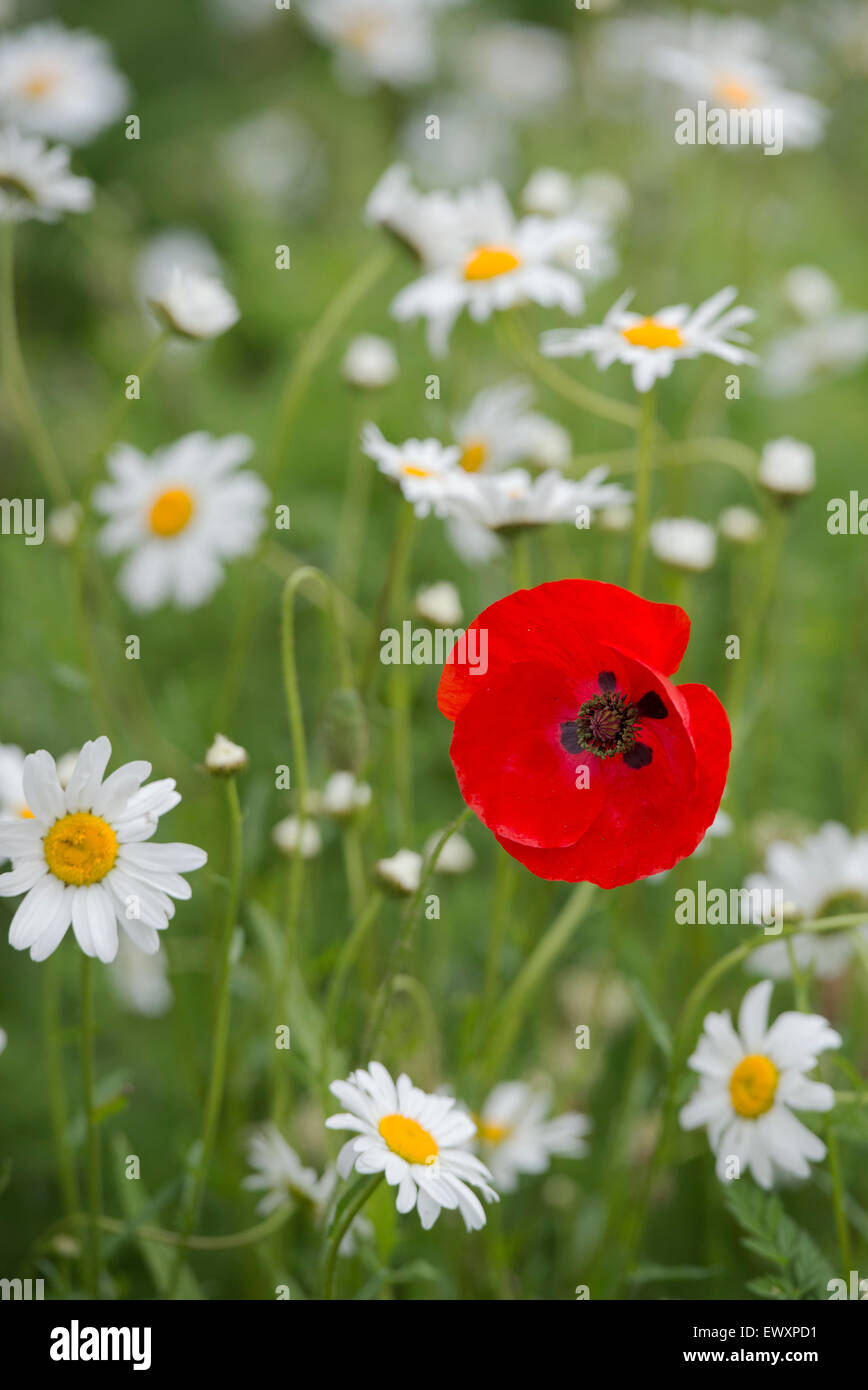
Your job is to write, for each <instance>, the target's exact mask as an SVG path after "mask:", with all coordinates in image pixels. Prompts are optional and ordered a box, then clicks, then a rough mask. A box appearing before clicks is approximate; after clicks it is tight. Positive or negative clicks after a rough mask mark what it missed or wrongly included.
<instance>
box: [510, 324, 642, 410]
mask: <svg viewBox="0 0 868 1390" xmlns="http://www.w3.org/2000/svg"><path fill="white" fill-rule="evenodd" d="M501 319H502V320H504V330H505V332H506V334H507V336H508V338H509V339H510V340H511V342H512V346H513V349H514V350H515V353H516V355H517V356H518V358H519V359H520V360H521V361H522V362H523V363H524V364H525V366H527V367H529V368H530V370H531V371H532V372H533V373H534V374H535V375H536V376H537V377H538V378H539V380H540V381H542V382H543V383H544V384H545V385H546V386H548V387H550V389H551V390H552V391H555V392H557V394H558V395H559V396H562V397H563V398H564V400H567V401H569V402H570V404H571V405H576V406H578V408H579V409H580V410H586V411H588V413H589V414H591V415H599V416H600V418H601V419H603V420H612V421H614V423H615V424H616V425H626V426H627V428H628V429H636V427H637V424H638V421H639V411H638V410H637V409H636V407H635V406H633V405H627V404H626V403H625V402H624V401H616V400H613V399H612V398H611V396H605V395H603V393H602V392H601V391H592V390H591V388H590V387H589V386H583V385H582V383H581V382H580V381H576V380H575V379H574V378H573V377H571V376H570V375H569V374H568V373H567V372H565V371H564V370H563V369H562V368H561V367H557V366H555V364H554V362H552V361H551V359H550V358H548V357H542V356H541V355H540V353H539V351H538V350H537V345H536V343H535V342H534V341H533V339H532V338H531V336H530V333H529V332H528V330H527V328H526V326H525V325H524V324H523V323H519V322H518V320H517V318H516V317H515V316H513V315H511V314H503V315H501Z"/></svg>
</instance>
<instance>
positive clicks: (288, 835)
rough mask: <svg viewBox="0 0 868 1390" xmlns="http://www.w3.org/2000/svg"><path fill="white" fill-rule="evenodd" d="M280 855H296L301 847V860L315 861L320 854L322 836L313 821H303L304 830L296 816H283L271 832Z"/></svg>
mask: <svg viewBox="0 0 868 1390" xmlns="http://www.w3.org/2000/svg"><path fill="white" fill-rule="evenodd" d="M271 838H272V840H273V841H274V843H275V845H276V846H277V848H278V849H279V850H280V852H281V854H286V855H288V856H291V855H293V854H297V853H298V849H299V845H300V846H301V857H302V859H315V858H316V856H317V855H318V854H320V853H321V852H322V836H321V835H320V833H319V829H318V827H317V826H316V825H315V824H314V823H313V821H310V820H305V822H304V828H303V829H302V822H301V820H300V819H299V817H298V816H285V817H284V819H283V820H282V821H278V823H277V825H276V826H275V827H274V829H273V830H272V832H271Z"/></svg>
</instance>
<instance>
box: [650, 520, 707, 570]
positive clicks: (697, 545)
mask: <svg viewBox="0 0 868 1390" xmlns="http://www.w3.org/2000/svg"><path fill="white" fill-rule="evenodd" d="M648 544H649V545H650V547H651V550H652V553H653V554H654V555H656V557H657V559H658V560H661V561H662V562H663V564H665V565H671V566H672V568H673V569H678V570H687V571H688V573H690V574H701V573H702V572H703V570H710V569H711V567H712V565H713V564H714V561H715V558H716V555H717V534H716V532H715V530H714V527H713V526H709V525H707V523H706V522H704V521H698V520H697V519H696V517H692V516H672V517H661V518H660V520H659V521H652V523H651V525H650V526H649V527H648Z"/></svg>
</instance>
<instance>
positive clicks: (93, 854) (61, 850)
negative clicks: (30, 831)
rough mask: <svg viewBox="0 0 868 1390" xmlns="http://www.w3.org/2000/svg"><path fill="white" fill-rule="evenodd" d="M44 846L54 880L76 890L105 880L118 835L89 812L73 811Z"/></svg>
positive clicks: (110, 865)
mask: <svg viewBox="0 0 868 1390" xmlns="http://www.w3.org/2000/svg"><path fill="white" fill-rule="evenodd" d="M43 845H44V848H45V859H46V862H47V864H48V867H49V869H50V870H51V872H52V873H53V874H54V877H55V878H59V879H61V880H62V882H63V883H74V884H75V885H76V887H78V888H81V887H83V886H84V885H86V884H89V883H99V882H100V880H101V879H104V878H105V876H106V874H107V873H108V872H109V870H110V869H111V868H112V866H113V865H114V862H115V859H116V858H117V853H118V837H117V835H116V834H115V832H114V831H113V830H112V828H111V826H110V825H109V824H108V822H107V821H104V820H103V819H102V817H101V816H94V815H92V814H91V812H90V811H76V812H75V813H74V814H73V815H70V816H63V817H62V818H61V819H60V820H58V821H55V822H54V825H53V826H52V827H51V829H50V830H49V832H48V834H47V835H46V837H45V839H44V841H43Z"/></svg>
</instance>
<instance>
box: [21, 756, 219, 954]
mask: <svg viewBox="0 0 868 1390" xmlns="http://www.w3.org/2000/svg"><path fill="white" fill-rule="evenodd" d="M111 751H112V750H111V743H110V742H109V740H108V739H107V738H105V737H102V738H98V739H95V740H94V741H93V742H88V743H86V744H85V745H84V747H83V748H82V750H81V752H80V754H79V756H78V761H77V763H76V766H75V771H74V772H73V774H72V776H71V777H70V779H69V782H68V783H67V785H66V787H65V788H63V787H61V785H60V781H59V780H58V776H57V768H56V766H55V762H54V759H53V758H52V756H51V754H50V753H47V752H46V751H45V750H44V749H40V751H39V752H38V753H31V754H30V755H29V756H28V757H27V758H25V760H24V770H23V777H22V781H23V787H24V795H25V797H26V800H27V806H28V808H29V810H30V812H31V816H30V818H29V819H27V820H22V821H20V822H19V823H18V824H12V822H8V821H5V822H3V823H2V825H0V855H2V856H4V857H6V858H9V859H11V860H12V869H11V870H10V871H9V872H8V873H5V874H2V875H0V896H2V897H5V898H8V897H14V896H17V895H19V894H21V893H24V894H25V895H26V896H25V897H24V900H23V902H21V903H20V905H19V907H18V910H17V911H16V913H15V916H14V917H13V918H12V922H11V925H10V927H9V944H10V945H11V946H14V947H15V949H16V950H17V951H25V950H28V949H29V950H30V956H31V959H32V960H45V958H46V957H47V956H50V955H51V953H52V951H54V950H55V949H56V948H57V947H58V946H59V945H60V942H61V941H62V940H63V937H64V936H65V934H66V931H67V928H68V927H69V924H70V922H71V923H72V929H73V931H74V933H75V937H76V940H77V941H78V944H79V946H80V947H81V949H82V950H83V951H84V952H85V954H86V955H88V956H97V957H98V958H99V959H100V960H101V961H105V962H108V961H111V960H114V958H115V956H116V955H117V949H118V923H120V925H121V926H122V927H123V928H124V930H125V931H126V932H127V934H128V936H129V937H130V938H131V940H132V941H133V943H134V944H135V945H136V946H138V947H139V948H140V949H141V950H143V951H147V952H149V953H151V954H152V953H153V952H155V951H158V950H159V948H160V940H159V936H158V935H157V933H158V932H160V931H163V930H164V929H165V928H166V927H167V926H168V925H169V920H170V918H171V917H173V916H174V912H175V906H174V903H173V902H172V899H173V898H189V897H190V896H191V892H192V890H191V888H190V885H189V884H188V883H187V882H186V880H185V879H183V878H182V877H181V875H182V874H185V873H189V872H190V871H191V870H193V869H199V868H201V867H202V865H203V864H204V863H205V862H206V860H207V858H208V856H207V855H206V853H205V851H204V850H201V849H197V848H196V846H195V845H185V844H159V845H152V844H146V843H145V841H147V840H150V838H151V836H152V835H153V834H154V831H155V830H156V829H157V826H158V824H159V820H160V816H162V815H165V813H166V812H167V811H171V809H172V807H173V806H177V804H178V802H179V801H180V800H181V797H180V794H179V793H178V792H177V791H176V790H175V783H174V781H173V780H172V778H164V779H163V780H162V781H159V782H152V783H151V784H150V785H148V786H142V783H143V782H144V781H145V779H146V778H147V777H149V776H150V774H151V764H150V763H146V762H132V763H125V764H124V765H123V766H122V767H119V768H117V769H116V771H115V772H113V773H112V774H111V776H110V777H107V778H106V779H105V781H103V776H104V774H105V770H106V767H107V765H108V760H109V758H110V757H111Z"/></svg>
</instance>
